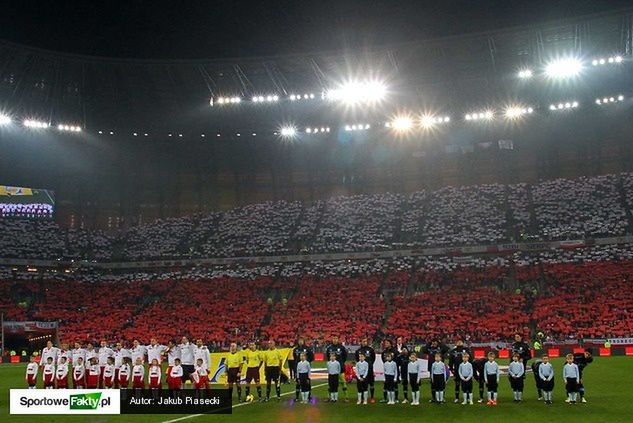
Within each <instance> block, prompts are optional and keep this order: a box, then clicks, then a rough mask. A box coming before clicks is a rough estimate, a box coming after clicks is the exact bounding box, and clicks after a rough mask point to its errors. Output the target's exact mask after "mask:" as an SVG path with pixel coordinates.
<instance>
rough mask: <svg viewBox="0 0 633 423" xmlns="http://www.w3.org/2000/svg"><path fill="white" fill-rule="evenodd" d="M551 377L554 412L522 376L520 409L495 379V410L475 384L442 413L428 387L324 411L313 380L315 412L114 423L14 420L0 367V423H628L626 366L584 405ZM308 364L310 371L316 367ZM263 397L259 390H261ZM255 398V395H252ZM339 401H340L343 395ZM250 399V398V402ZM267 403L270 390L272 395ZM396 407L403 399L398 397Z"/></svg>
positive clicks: (593, 380)
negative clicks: (467, 398)
mask: <svg viewBox="0 0 633 423" xmlns="http://www.w3.org/2000/svg"><path fill="white" fill-rule="evenodd" d="M552 362H553V364H554V368H555V371H556V379H555V381H556V387H555V390H554V404H553V405H549V406H548V405H545V404H544V403H543V402H540V401H537V397H536V389H535V387H534V381H533V378H532V375H531V374H528V376H527V379H526V383H525V391H524V401H523V403H520V404H516V403H513V402H512V391H511V389H510V385H509V382H508V380H507V378H505V377H503V376H502V378H501V381H500V384H499V405H498V406H497V407H489V406H486V405H485V404H477V402H476V400H477V399H478V396H479V394H478V391H477V383H474V388H475V389H474V390H475V392H474V399H475V404H474V405H472V406H471V405H461V404H454V403H453V402H452V400H453V386H454V385H453V381H452V379H451V380H450V381H449V382H448V385H447V390H446V400H447V403H446V404H443V405H437V404H429V403H428V400H429V398H430V387H429V382H428V381H424V382H423V384H422V387H421V401H420V403H421V405H420V406H418V407H413V406H411V405H409V404H397V405H386V404H381V403H378V402H376V403H375V404H368V405H356V386H355V385H354V384H352V385H350V387H349V390H348V394H349V399H350V402H349V403H345V402H342V401H339V402H338V403H335V404H334V403H328V402H326V401H325V399H326V398H327V397H328V393H327V384H326V381H322V380H313V382H312V386H313V396H314V397H316V402H315V403H314V404H310V405H306V404H294V401H293V400H294V383H293V384H285V385H282V395H283V396H282V401H281V402H279V403H278V402H277V401H276V400H274V399H273V400H271V402H268V403H257V402H255V403H249V404H244V403H243V404H238V403H237V401H235V402H234V408H233V414H232V415H142V416H139V415H121V416H100V415H99V416H96V415H95V416H54V415H51V416H19V415H9V406H8V399H9V389H10V388H24V387H25V383H24V372H25V368H26V364H25V363H23V364H2V365H0V401H1V402H0V421H6V422H19V423H22V422H24V423H33V422H46V423H56V422H71V423H74V422H76V423H80V422H90V423H92V422H94V423H123V422H139V423H150V422H151V423H168V422H169V423H177V422H185V423H198V422H228V421H249V422H250V421H252V422H272V421H277V422H284V423H285V422H309V423H317V422H351V421H363V422H369V423H371V422H377V423H378V422H381V423H382V422H384V421H392V420H393V421H398V422H407V421H411V422H413V421H418V422H419V421H422V420H426V421H429V420H430V421H438V422H439V421H458V420H459V421H479V422H508V421H515V422H539V423H542V422H547V421H561V422H592V423H597V422H610V423H614V422H625V421H632V419H633V417H632V416H633V386H632V385H631V382H630V380H631V377H633V358H631V357H609V358H595V359H594V362H593V363H592V364H590V365H589V366H588V367H587V369H586V371H585V374H584V382H585V387H586V391H587V393H586V398H587V400H588V403H587V404H576V405H568V404H566V403H565V402H564V400H565V398H566V395H565V387H564V383H563V382H562V366H563V359H553V360H552ZM321 366H322V363H315V365H314V366H313V367H321ZM262 389H263V392H264V393H265V387H263V388H262ZM252 391H253V392H255V389H253V390H252ZM339 392H340V398H341V399H342V398H344V394H343V392H342V391H339ZM255 396H256V394H255ZM273 396H274V389H273ZM376 398H377V399H379V398H382V384H379V383H378V384H377V386H376ZM400 399H402V394H400Z"/></svg>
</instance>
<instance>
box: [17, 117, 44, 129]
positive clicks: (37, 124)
mask: <svg viewBox="0 0 633 423" xmlns="http://www.w3.org/2000/svg"><path fill="white" fill-rule="evenodd" d="M22 123H23V124H24V126H25V127H27V128H34V129H46V128H48V127H49V126H50V125H49V124H48V123H46V122H41V121H38V120H33V119H26V120H24V122H22Z"/></svg>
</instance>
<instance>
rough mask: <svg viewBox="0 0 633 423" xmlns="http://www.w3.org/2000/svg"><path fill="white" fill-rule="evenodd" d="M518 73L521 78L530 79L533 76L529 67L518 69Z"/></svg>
mask: <svg viewBox="0 0 633 423" xmlns="http://www.w3.org/2000/svg"><path fill="white" fill-rule="evenodd" d="M518 75H519V78H521V79H530V78H531V77H532V76H534V74H533V72H532V70H531V69H522V70H520V71H519V73H518Z"/></svg>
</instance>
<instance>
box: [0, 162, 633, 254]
mask: <svg viewBox="0 0 633 423" xmlns="http://www.w3.org/2000/svg"><path fill="white" fill-rule="evenodd" d="M632 209H633V175H632V174H628V173H623V174H618V175H604V176H596V177H582V178H579V179H573V180H572V179H555V180H549V181H543V182H540V183H535V184H525V183H521V184H515V185H500V184H492V185H478V186H467V187H445V188H442V189H439V190H436V191H430V192H428V191H420V192H415V193H411V194H393V193H385V194H372V195H355V196H350V197H334V198H330V199H328V200H325V201H316V202H315V203H313V204H310V205H302V204H301V203H299V202H286V201H278V202H267V203H261V204H253V205H249V206H245V207H241V208H236V209H232V210H229V211H226V212H214V213H210V214H208V215H204V216H186V217H178V218H170V219H161V220H158V221H156V222H153V223H150V224H145V225H141V226H135V227H130V228H126V229H123V230H121V231H120V232H118V233H110V234H106V233H104V232H101V231H84V230H65V229H62V228H60V227H58V226H57V225H56V224H54V223H52V222H50V221H20V220H15V219H1V218H0V247H1V248H2V250H1V251H2V253H1V255H2V256H3V257H8V258H12V257H15V258H45V259H54V258H75V259H77V258H85V259H90V260H140V259H165V258H167V259H169V258H183V257H194V258H195V257H236V256H254V255H284V254H297V253H331V252H352V251H377V250H389V249H398V248H403V247H407V248H419V247H436V246H463V245H483V244H494V243H500V242H509V241H510V242H514V241H521V240H565V239H581V238H593V237H606V236H620V235H625V234H629V233H631V230H630V228H631V223H632V222H631V218H630V216H631V210H632Z"/></svg>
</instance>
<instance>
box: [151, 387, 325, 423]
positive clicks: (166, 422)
mask: <svg viewBox="0 0 633 423" xmlns="http://www.w3.org/2000/svg"><path fill="white" fill-rule="evenodd" d="M326 385H327V383H321V384H319V385H315V386H313V387H312V389H316V388H320V387H321V386H326ZM294 393H295V391H288V392H284V393H283V394H281V396H282V397H283V396H286V395H291V394H294ZM249 404H253V403H252V402H240V403H237V404H235V405H233V406H232V407H231V408H237V407H241V406H243V405H249ZM206 415H207V414H191V415H189V416H183V417H178V418H177V419H172V420H165V421H164V422H161V423H174V422H180V421H182V420H187V419H193V418H194V417H200V416H206ZM209 415H210V414H209Z"/></svg>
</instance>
